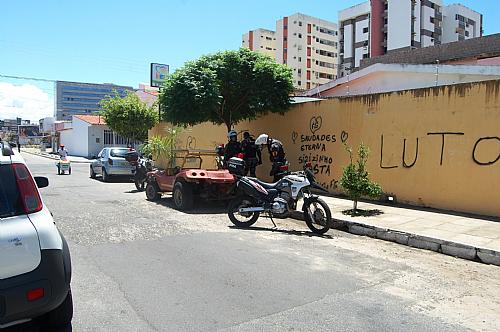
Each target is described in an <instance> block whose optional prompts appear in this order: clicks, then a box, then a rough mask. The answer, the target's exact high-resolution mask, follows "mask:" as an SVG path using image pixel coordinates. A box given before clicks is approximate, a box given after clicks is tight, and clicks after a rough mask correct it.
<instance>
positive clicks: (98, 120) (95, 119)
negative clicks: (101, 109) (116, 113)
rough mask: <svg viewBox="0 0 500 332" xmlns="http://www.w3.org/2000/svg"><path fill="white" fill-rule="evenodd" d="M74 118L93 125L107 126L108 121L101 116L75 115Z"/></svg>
mask: <svg viewBox="0 0 500 332" xmlns="http://www.w3.org/2000/svg"><path fill="white" fill-rule="evenodd" d="M73 117H74V118H77V119H80V120H82V121H85V122H87V123H90V124H91V125H105V124H106V121H105V120H104V118H103V117H102V116H100V115H73Z"/></svg>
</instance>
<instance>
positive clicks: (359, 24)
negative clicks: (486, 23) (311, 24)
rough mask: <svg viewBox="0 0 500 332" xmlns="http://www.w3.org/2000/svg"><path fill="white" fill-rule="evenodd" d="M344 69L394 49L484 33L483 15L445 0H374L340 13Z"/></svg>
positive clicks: (435, 43)
mask: <svg viewBox="0 0 500 332" xmlns="http://www.w3.org/2000/svg"><path fill="white" fill-rule="evenodd" d="M339 26H340V44H341V52H340V55H341V57H340V70H339V76H345V75H347V74H348V73H350V72H352V70H353V69H356V68H358V67H359V66H360V62H361V60H362V59H363V58H369V57H376V56H380V55H384V54H386V53H390V52H391V51H394V50H401V49H414V48H421V47H428V46H435V45H439V44H441V43H448V42H452V41H457V40H463V39H466V38H473V37H480V36H481V35H482V15H481V14H479V13H477V12H475V11H473V10H471V9H469V8H467V7H465V6H463V5H459V4H454V5H450V6H447V7H443V0H370V1H367V2H364V3H361V4H359V5H357V6H353V7H350V8H347V9H345V10H342V11H340V12H339Z"/></svg>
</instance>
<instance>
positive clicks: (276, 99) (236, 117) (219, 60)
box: [159, 48, 293, 130]
mask: <svg viewBox="0 0 500 332" xmlns="http://www.w3.org/2000/svg"><path fill="white" fill-rule="evenodd" d="M292 92H293V84H292V72H291V70H290V69H289V68H288V67H286V66H285V65H281V64H278V63H276V61H275V60H274V59H272V58H270V57H268V56H266V55H263V54H260V53H257V52H253V51H250V50H248V49H244V48H242V49H240V50H238V51H224V52H219V53H215V54H211V55H205V56H202V57H200V58H199V59H198V60H196V61H191V62H187V63H186V64H185V65H184V67H182V68H180V69H178V70H176V71H175V73H173V74H172V75H171V76H170V77H169V78H168V80H167V82H166V83H165V85H164V86H163V88H162V93H161V94H160V99H159V100H160V107H161V111H162V117H163V118H164V119H165V120H166V121H169V122H171V123H173V124H176V125H195V124H199V123H202V122H205V121H210V122H212V123H215V124H225V125H226V126H227V128H228V130H230V129H231V127H232V125H234V124H237V123H238V122H240V121H242V120H247V119H255V118H256V117H257V116H258V115H260V114H265V113H267V112H273V113H280V114H283V113H284V112H285V111H287V109H288V108H289V106H290V95H291V94H292Z"/></svg>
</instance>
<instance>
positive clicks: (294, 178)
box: [228, 158, 331, 234]
mask: <svg viewBox="0 0 500 332" xmlns="http://www.w3.org/2000/svg"><path fill="white" fill-rule="evenodd" d="M228 168H229V171H230V172H231V173H232V174H234V175H235V176H236V177H237V178H238V181H237V183H236V194H237V195H236V197H235V198H234V199H233V200H232V201H231V202H230V203H229V209H228V216H229V219H230V220H231V222H232V223H233V224H234V225H236V226H238V227H250V226H251V225H253V224H254V223H255V222H256V221H257V219H259V216H260V214H261V213H265V214H267V215H268V216H269V217H270V218H271V221H272V222H273V224H274V220H273V218H287V217H288V216H289V215H290V213H291V211H293V210H295V209H296V207H297V201H298V200H299V199H301V198H302V199H303V200H304V204H303V205H302V211H303V213H304V220H305V222H306V224H307V227H309V229H310V230H311V231H312V232H314V233H316V234H324V233H326V232H327V231H328V230H329V229H330V223H331V212H330V208H329V207H328V205H327V204H326V203H325V202H324V201H323V200H322V199H320V198H319V197H318V196H316V195H313V194H312V193H311V189H313V188H314V189H317V190H320V191H324V192H328V190H327V189H325V188H323V187H322V186H321V185H319V184H318V183H317V182H316V179H315V177H314V173H313V172H312V170H311V165H310V163H307V164H306V165H304V170H303V171H300V172H289V173H288V174H286V175H284V176H283V178H281V179H280V180H279V181H278V182H276V183H266V182H263V181H260V180H259V179H256V178H249V177H246V176H241V174H243V173H242V172H243V170H244V162H243V160H241V159H239V158H231V159H230V161H229V163H228ZM274 225H275V226H276V224H274Z"/></svg>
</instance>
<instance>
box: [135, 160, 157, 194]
mask: <svg viewBox="0 0 500 332" xmlns="http://www.w3.org/2000/svg"><path fill="white" fill-rule="evenodd" d="M152 170H153V162H152V161H151V159H149V158H140V159H139V161H138V162H137V164H136V165H135V173H134V184H135V188H136V189H137V190H138V191H144V188H145V187H146V182H147V179H148V172H151V171H152Z"/></svg>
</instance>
